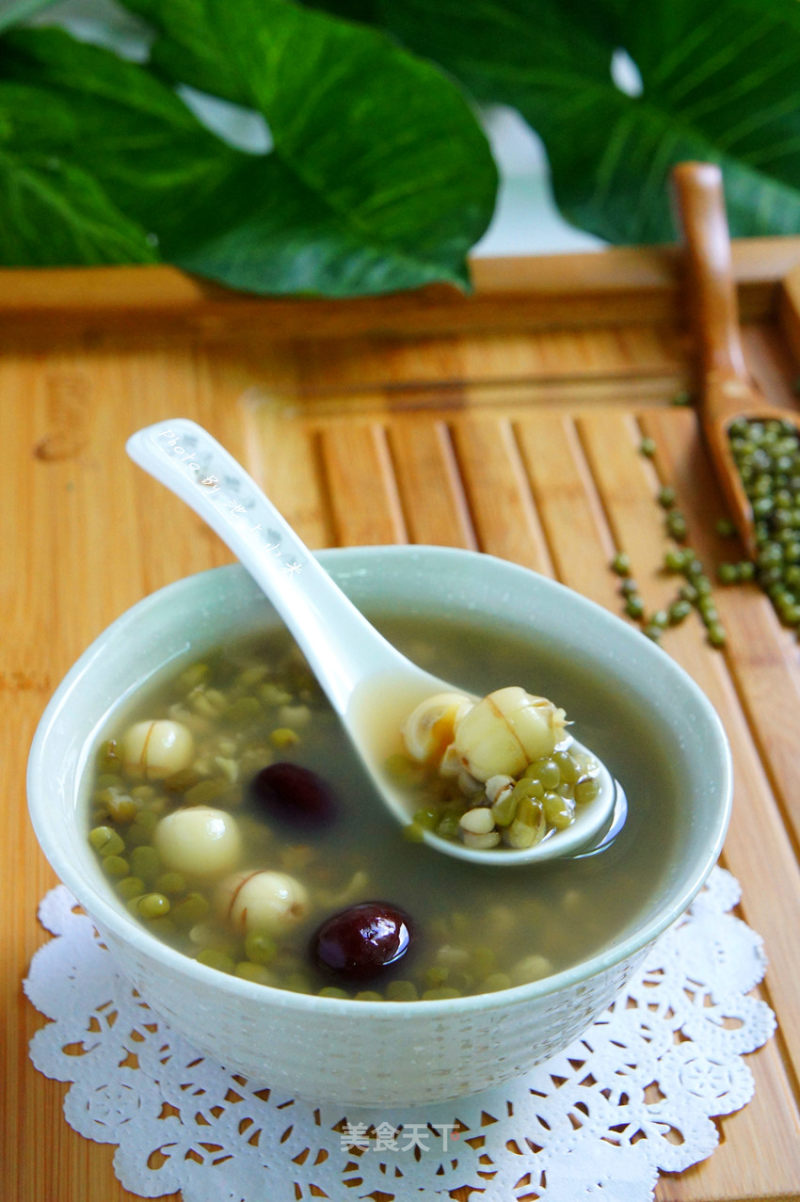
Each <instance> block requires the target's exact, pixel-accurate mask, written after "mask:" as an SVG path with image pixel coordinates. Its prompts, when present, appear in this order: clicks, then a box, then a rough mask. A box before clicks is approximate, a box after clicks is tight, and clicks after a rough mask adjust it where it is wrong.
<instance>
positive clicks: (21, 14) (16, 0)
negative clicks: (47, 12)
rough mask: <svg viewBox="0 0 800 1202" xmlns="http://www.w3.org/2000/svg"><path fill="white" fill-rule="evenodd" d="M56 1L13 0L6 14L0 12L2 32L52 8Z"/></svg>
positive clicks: (0, 28) (0, 29)
mask: <svg viewBox="0 0 800 1202" xmlns="http://www.w3.org/2000/svg"><path fill="white" fill-rule="evenodd" d="M55 3H56V0H11V4H10V5H8V6H7V7H6V9H5V11H4V12H0V31H2V30H4V29H10V28H11V26H12V25H19V24H20V22H21V21H28V20H30V18H31V17H34V16H35V15H36V14H37V13H38V12H40V11H41V10H42V9H44V8H50V7H51V5H53V4H55Z"/></svg>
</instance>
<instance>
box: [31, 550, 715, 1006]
mask: <svg viewBox="0 0 800 1202" xmlns="http://www.w3.org/2000/svg"><path fill="white" fill-rule="evenodd" d="M313 554H314V555H315V556H316V557H318V558H319V559H320V561H321V562H322V563H323V565H324V566H328V565H330V567H331V569H333V570H334V571H335V569H336V568H337V567H338V568H339V569H340V570H339V571H338V573H336V574H337V576H338V578H339V580H340V582H341V581H345V582H346V580H347V577H348V572H349V574H351V575H352V574H353V573H355V574H356V575H363V572H364V570H365V569H364V566H363V564H362V563H361V562H360V561H361V560H362V559H363V558H364V557H366V558H367V559H368V560H376V561H377V560H379V559H381V558H382V559H385V560H389V561H392V560H408V559H409V558H412V559H413V560H416V561H419V562H423V561H428V562H429V563H432V561H433V560H437V561H439V562H440V563H441V562H442V561H448V560H449V561H450V566H451V568H452V567H455V565H456V562H460V563H461V564H462V565H464V566H466V565H467V564H468V563H469V562H470V561H472V562H473V564H474V566H476V567H477V566H478V563H480V564H481V565H482V566H483V567H484V568H485V566H486V565H487V564H488V565H489V566H490V568H491V570H492V571H495V572H500V573H504V574H505V575H506V576H507V578H508V580H509V583H512V582H513V578H514V577H516V578H518V579H520V580H521V579H522V578H525V579H526V580H527V581H528V582H529V583H530V578H531V577H533V578H535V579H536V580H537V582H538V585H537V587H541V588H542V589H544V590H545V591H548V590H553V591H554V592H555V593H556V594H558V593H563V594H565V595H566V594H568V595H569V598H570V601H569V603H570V605H572V606H573V607H574V608H576V609H577V610H583V611H584V612H586V613H587V614H591V617H592V620H593V621H595V622H597V623H599V624H600V627H601V629H602V628H603V627H605V628H606V629H607V630H608V632H609V633H612V632H614V633H616V634H618V635H619V634H621V632H622V631H624V632H625V633H624V636H623V637H625V638H630V639H633V638H638V639H641V644H638V643H637V644H635V646H636V649H637V653H638V654H640V655H642V656H643V657H644V658H645V660H646V661H649V662H650V663H651V664H652V665H653V667H654V668H657V670H658V671H659V672H660V673H666V676H667V677H668V678H670V677H671V678H672V679H673V680H674V682H675V683H676V684H679V686H680V687H681V688H683V689H684V690H686V691H687V692H688V693H689V694H690V695H691V696H692V698H693V701H694V704H695V705H696V706H697V707H698V708H699V710H700V712H701V713H702V714H703V716H704V718H705V720H706V722H707V723H708V726H709V730H710V731H711V732H712V733H713V736H714V751H715V752H716V756H717V760H718V764H717V767H718V770H719V779H720V786H719V796H720V804H719V806H718V809H717V812H716V826H715V830H714V838H713V840H712V841H711V842H710V843H709V844H708V846H707V848H706V850H705V854H704V855H703V856H702V857H700V858H698V862H697V864H696V866H695V868H694V870H693V872H692V873H691V875H690V876H689V877H687V879H686V881H685V882H684V884H683V886H682V888H680V889H679V891H678V893H677V894H676V896H675V899H674V900H673V902H672V904H671V905H669V906H661V905H659V903H658V901H656V902H655V903H654V907H653V912H652V913H651V914H650V917H649V918H648V920H647V921H646V922H645V923H643V924H642V925H637V926H635V927H634V928H633V929H632V930H631V931H630V932H629V933H628V934H627V935H626V936H625V937H624V938H623V939H622V940H621V941H619V942H617V943H614V944H613V945H612V946H610V947H605V948H602V949H601V950H600V951H598V952H596V953H595V954H594V955H593V956H591V957H589V958H588V959H586V960H581V961H579V962H578V963H577V964H574V965H571V966H570V967H568V968H565V969H562V970H561V971H559V972H556V973H553V974H552V975H551V976H548V977H544V978H542V979H540V980H537V981H530V982H527V983H526V984H523V985H515V986H510V987H508V988H506V989H502V990H498V991H496V992H494V993H477V994H471V995H468V996H465V997H459V998H441V999H427V1000H424V999H421V998H420V999H418V1000H416V1001H408V1002H392V1003H391V1005H387V1003H386V1002H385V1001H383V1000H382V1001H370V1000H363V1001H362V1000H356V999H355V998H330V997H320V996H319V995H318V994H303V993H295V992H292V991H290V990H285V989H281V988H279V987H276V986H270V985H262V984H260V983H257V982H253V981H248V980H246V979H245V978H243V977H236V976H234V975H232V974H231V975H229V974H223V973H220V972H219V971H218V970H216V969H213V968H209V967H208V966H207V965H204V964H201V963H199V962H198V961H196V960H192V959H191V957H189V956H186V955H185V954H184V953H182V952H179V951H177V950H176V949H174V948H172V947H170V946H169V944H167V943H164V942H162V941H161V940H159V939H157V938H155V937H154V936H153V935H151V934H149V933H148V932H147V930H146V929H145V928H144V927H143V926H141V925H140V924H139V923H137V922H136V920H135V918H133V916H129V915H127V914H126V913H124V912H123V911H122V909H120V908H117V907H116V906H115V905H113V904H112V903H111V902H110V901H108V900H106V898H105V897H104V896H103V893H102V892H101V890H100V889H98V888H95V886H94V885H93V884H92V882H91V881H88V880H87V879H86V878H85V876H84V875H83V874H82V873H81V871H80V870H79V868H78V867H77V866H76V865H75V864H74V863H73V861H72V860H71V859H70V857H69V856H68V855H67V854H66V853H65V850H64V848H63V847H62V845H61V844H60V843H59V842H58V840H57V839H56V838H55V837H54V835H53V833H52V831H51V829H50V827H49V824H48V822H47V820H46V813H47V810H48V808H49V807H50V806H51V805H52V801H51V800H50V799H51V798H52V797H55V796H56V795H57V793H58V791H57V790H55V789H52V788H48V787H47V781H46V774H45V766H46V763H47V752H48V743H49V741H50V739H51V737H52V732H53V727H54V725H55V724H56V722H57V720H58V718H59V716H60V715H61V714H62V713H63V711H64V709H65V707H66V706H67V705H68V703H69V698H70V695H71V694H72V691H73V689H74V688H75V686H76V685H77V684H78V682H79V681H80V680H81V679H82V678H83V677H84V676H85V675H86V674H87V673H88V672H90V671H91V669H92V667H93V665H94V663H95V661H96V659H97V657H98V656H99V655H101V654H102V652H103V649H104V647H105V645H106V643H107V642H109V641H110V640H111V639H116V638H118V637H119V636H120V635H124V633H125V631H126V629H127V628H128V626H130V625H131V624H133V623H135V622H138V621H140V620H141V619H142V618H143V617H146V615H147V613H148V612H149V611H150V610H157V609H158V608H159V607H160V606H161V605H163V604H164V602H165V600H167V599H168V598H169V599H172V598H174V597H175V596H176V594H179V593H180V592H181V591H182V590H184V589H186V590H190V589H193V588H199V587H200V586H201V584H202V581H203V579H208V578H209V577H212V576H214V577H217V578H219V577H220V576H221V575H223V574H226V575H230V576H231V577H233V576H234V575H236V574H240V575H241V576H242V577H243V578H244V579H246V580H247V581H248V582H250V583H251V584H252V583H253V582H252V580H251V577H250V576H249V574H248V573H247V572H246V570H245V569H244V568H243V567H242V565H241V564H238V563H232V564H225V565H222V566H220V567H214V568H208V569H205V570H202V571H200V572H195V573H191V574H190V575H188V576H183V577H180V578H179V579H177V580H175V581H172V582H171V583H169V584H167V585H164V586H162V587H161V588H159V589H157V590H156V591H154V592H152V593H149V594H147V595H146V596H144V597H142V598H141V599H140V600H139V601H137V602H135V603H134V604H133V605H131V606H130V607H128V608H127V609H126V610H124V611H123V612H122V613H121V614H120V615H119V616H118V617H117V618H115V619H114V620H113V621H112V622H111V623H110V624H109V625H108V626H106V627H105V628H104V629H103V630H102V631H101V633H100V634H99V635H97V637H96V638H95V639H94V640H93V641H92V642H91V643H90V644H89V646H88V647H87V648H86V649H85V650H84V651H83V653H82V654H81V655H80V656H79V658H78V659H77V660H76V661H75V662H74V663H73V665H72V667H71V668H70V669H69V670H68V671H67V672H66V674H65V675H64V677H63V678H62V680H61V681H60V683H59V684H58V685H57V686H56V688H55V690H54V692H53V694H52V696H51V697H50V700H49V701H48V703H47V705H46V707H45V709H44V711H43V713H42V715H41V718H40V720H39V723H38V725H37V728H36V731H35V734H34V737H33V740H32V743H31V747H30V752H29V756H28V767H27V796H28V811H29V815H30V819H31V823H32V825H33V828H34V832H35V834H36V837H37V840H38V842H39V845H40V847H41V849H42V851H43V852H44V855H45V856H46V858H47V860H48V861H49V863H50V865H51V867H52V868H53V869H54V871H55V872H56V874H57V876H58V877H59V880H60V881H61V882H63V884H64V885H66V887H67V888H68V889H69V891H70V892H71V893H72V895H73V896H74V897H75V899H76V901H77V902H78V903H79V904H80V905H82V906H83V907H84V908H85V909H86V911H87V913H88V914H89V916H90V918H91V919H92V920H96V921H97V923H98V924H99V925H101V926H102V927H103V928H104V930H107V931H109V932H112V933H113V934H114V935H116V936H117V937H118V938H119V939H121V940H123V941H125V942H127V943H129V944H131V945H132V946H133V948H134V949H135V950H136V951H137V952H139V953H140V954H141V955H143V956H144V957H145V958H148V959H150V960H156V961H161V962H163V963H164V966H165V967H166V968H167V969H172V970H174V971H176V972H177V973H178V974H179V975H182V976H184V977H186V978H188V979H193V980H197V981H198V982H201V983H203V984H204V985H213V986H215V987H216V988H217V989H220V990H221V991H222V992H223V993H227V994H231V995H233V996H234V997H238V998H241V999H242V1000H248V1001H249V1000H255V1001H259V1000H260V1001H261V1002H262V1003H264V1002H265V1001H266V1000H267V997H269V1001H270V1004H272V1005H275V1006H276V1007H277V1008H282V1009H291V1010H293V1011H296V1010H300V1011H314V1012H320V1013H323V1014H324V1013H329V1014H331V1015H345V1014H347V1013H357V1014H359V1015H360V1016H362V1017H363V1018H366V1017H367V1016H369V1017H370V1018H372V1017H379V1018H382V1019H388V1018H389V1016H392V1017H393V1018H394V1017H397V1018H398V1019H400V1020H404V1019H408V1018H410V1017H412V1016H413V1015H415V1014H417V1015H419V1014H420V1013H422V1011H421V1010H420V1007H423V1008H424V1013H425V1014H428V1015H430V1016H431V1017H436V1016H438V1015H441V1014H444V1013H447V1014H451V1013H453V1014H458V1013H464V1014H466V1013H469V1012H470V1011H475V1010H481V1009H490V1008H497V1007H498V1006H501V1007H502V1006H505V1005H508V1006H513V1005H514V1004H516V1003H522V1002H528V1001H533V1000H534V999H538V998H545V997H547V996H548V995H550V994H554V993H558V992H560V991H561V990H563V989H566V988H568V987H571V986H573V985H577V984H579V983H580V982H581V981H582V980H588V979H590V978H592V977H595V976H597V975H600V974H602V973H604V972H608V971H610V970H612V969H613V968H614V967H615V966H616V965H620V964H623V963H626V962H628V961H630V960H631V959H633V958H635V957H636V956H637V954H638V953H643V952H644V951H645V950H646V949H647V947H648V946H649V945H650V944H651V943H652V942H653V941H654V940H655V939H657V938H658V936H659V935H661V934H662V933H663V932H664V931H665V930H666V929H667V928H668V927H669V926H670V925H671V924H672V923H673V922H675V921H676V920H677V919H678V918H679V917H680V916H681V914H683V913H684V912H685V910H686V909H687V907H688V906H689V905H690V904H691V902H692V900H693V899H694V897H695V896H696V895H697V893H698V892H699V891H700V889H701V888H702V886H703V884H704V883H705V881H706V879H707V877H708V875H709V873H710V872H711V870H712V868H713V867H714V865H715V864H716V862H717V860H718V858H719V855H720V852H721V850H722V846H723V843H724V840H725V836H726V834H727V830H728V825H729V821H730V814H731V809H732V801H733V770H732V758H731V751H730V745H729V742H728V739H727V736H726V733H725V730H724V727H723V725H722V722H721V719H720V717H719V715H718V714H717V712H716V710H715V709H714V707H713V706H712V704H711V702H710V701H709V699H708V698H707V697H706V695H705V693H704V692H703V691H702V689H701V688H700V687H699V686H698V685H697V684H696V683H695V681H694V680H693V679H692V677H691V676H690V675H689V674H688V673H687V672H686V671H685V670H684V669H683V668H682V667H681V666H680V665H679V664H678V663H677V662H676V661H675V660H673V659H672V658H671V657H670V656H669V655H667V654H666V653H665V652H664V651H663V650H662V649H661V648H659V647H657V646H656V645H655V644H653V643H652V642H651V641H650V640H648V639H646V638H645V636H643V635H642V634H641V633H640V632H639V631H637V630H636V629H635V628H633V627H631V626H630V625H629V624H628V623H627V622H625V621H623V619H622V618H620V617H618V616H617V615H615V614H613V613H612V612H611V611H609V610H606V609H605V608H603V606H601V605H599V604H597V603H596V602H594V601H591V600H590V599H589V598H587V597H585V596H583V595H582V594H581V593H578V592H576V591H575V590H574V589H571V588H569V587H568V586H566V585H564V584H562V583H561V582H559V581H557V580H554V579H552V578H551V577H549V576H545V575H543V574H542V573H539V572H537V571H535V570H534V569H532V568H527V567H523V566H522V565H520V564H516V563H514V562H512V561H511V560H506V559H502V558H500V557H497V556H493V555H489V554H487V553H486V552H481V551H472V550H468V549H462V548H459V547H439V546H431V545H427V544H390V545H380V544H378V545H359V546H353V547H333V548H325V549H323V550H319V551H314V552H313ZM348 564H349V565H350V567H349V569H348ZM345 590H346V584H345ZM631 645H632V646H633V645H634V644H631ZM709 750H710V749H709ZM517 871H519V869H517ZM87 899H88V900H87Z"/></svg>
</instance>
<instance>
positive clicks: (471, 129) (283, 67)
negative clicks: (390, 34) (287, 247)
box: [128, 0, 497, 295]
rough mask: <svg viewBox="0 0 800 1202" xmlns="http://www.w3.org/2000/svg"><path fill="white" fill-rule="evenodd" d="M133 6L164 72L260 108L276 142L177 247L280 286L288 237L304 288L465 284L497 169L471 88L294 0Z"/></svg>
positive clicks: (237, 279) (210, 268) (230, 275)
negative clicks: (277, 263) (297, 250)
mask: <svg viewBox="0 0 800 1202" xmlns="http://www.w3.org/2000/svg"><path fill="white" fill-rule="evenodd" d="M128 6H129V7H131V8H132V9H134V10H135V11H136V12H138V13H139V14H140V15H143V16H145V17H146V18H147V19H149V20H150V21H152V22H153V23H154V24H156V26H157V28H158V29H159V30H160V31H161V37H160V38H159V39H158V40H157V41H156V44H155V46H154V48H153V61H154V63H155V64H156V66H157V67H158V69H159V70H160V71H161V72H162V73H164V74H166V75H168V76H169V77H170V78H173V79H175V80H179V81H181V82H183V83H187V84H190V85H192V86H194V87H197V88H200V89H202V90H204V91H209V92H211V93H213V94H214V95H217V96H223V97H225V98H226V99H229V100H233V101H235V102H236V103H239V104H247V105H249V106H251V107H253V108H255V109H257V110H258V111H259V112H260V113H262V114H263V116H264V117H265V119H266V121H267V123H268V125H269V129H270V132H271V135H272V138H273V141H274V150H273V156H274V159H275V160H276V161H275V162H274V163H272V162H270V163H267V162H266V161H263V162H262V166H263V168H264V170H263V177H262V178H261V179H260V180H259V176H258V172H257V171H256V170H255V169H254V167H253V166H252V164H251V165H249V166H247V167H246V168H245V167H244V166H242V170H243V171H244V172H245V173H246V175H247V178H248V180H249V181H250V183H251V186H252V187H254V188H255V192H254V194H252V195H251V196H250V197H249V198H248V197H242V195H241V193H240V190H239V191H237V192H236V194H235V195H234V194H232V193H231V188H220V190H219V193H218V195H217V197H216V201H215V203H216V205H217V207H218V211H219V212H220V213H224V214H226V215H227V217H226V218H224V219H223V220H222V222H221V226H222V228H219V229H217V230H216V231H211V230H208V229H206V230H205V231H204V232H205V234H206V235H207V236H206V238H205V239H201V238H200V237H199V236H198V237H195V238H194V246H195V251H194V253H193V254H190V252H189V251H188V250H187V251H186V252H183V253H181V256H180V260H179V261H180V262H182V263H184V264H187V265H188V264H189V263H191V265H192V268H193V269H194V270H197V271H201V272H208V274H211V275H213V276H214V278H222V279H224V280H225V281H226V282H228V283H232V284H234V286H236V287H249V288H251V287H254V286H257V285H256V281H257V279H258V275H259V271H262V272H263V273H264V279H265V280H266V279H269V281H270V283H269V285H268V290H270V291H273V290H275V289H276V287H279V280H277V279H276V274H275V272H274V269H273V259H274V256H275V255H276V254H280V255H281V257H282V259H284V260H285V258H286V255H285V253H284V252H283V251H282V243H281V238H282V237H284V238H285V239H286V241H287V243H291V244H292V245H293V246H300V245H302V246H303V252H304V253H303V255H302V256H301V261H300V263H299V264H297V265H295V267H294V268H293V270H292V278H293V280H294V281H295V283H293V284H292V289H294V288H295V287H297V286H298V285H299V284H300V280H299V279H298V275H300V276H301V277H302V279H303V280H304V284H303V287H302V290H303V291H324V292H325V293H327V294H334V295H341V294H343V293H345V292H354V291H359V292H360V291H366V292H374V291H387V290H391V289H393V288H397V287H399V288H406V287H412V286H414V285H415V284H423V283H427V282H429V281H430V280H434V279H439V280H448V281H450V282H453V283H456V284H460V285H464V284H466V282H467V269H466V255H467V253H468V251H469V250H470V248H471V247H472V246H473V245H474V243H475V242H476V241H477V240H478V238H479V237H480V236H481V234H482V233H483V231H484V230H485V228H486V226H487V224H488V222H489V219H490V217H491V215H492V211H493V207H494V200H495V193H496V185H497V175H496V168H495V165H494V162H493V159H492V157H491V153H490V150H489V147H488V143H487V142H486V138H485V136H484V134H483V132H482V131H481V129H480V126H479V124H478V122H477V120H476V119H475V116H474V114H473V112H472V110H471V108H470V106H469V104H468V102H467V100H466V99H465V97H464V95H463V93H462V91H461V90H460V89H459V88H458V87H457V86H456V85H455V84H454V83H453V82H451V81H450V80H449V79H447V78H445V77H444V76H443V75H442V73H441V72H440V71H438V70H437V69H434V68H433V67H431V66H430V65H429V64H427V63H424V62H421V61H420V60H418V59H416V58H415V57H413V56H411V55H409V54H408V53H406V52H404V51H401V50H399V49H398V48H397V47H396V46H395V45H394V44H393V43H392V42H391V41H390V40H389V39H388V38H386V37H385V36H383V35H381V34H378V33H375V32H374V31H372V30H368V29H366V28H362V27H360V26H358V25H355V24H352V23H350V22H346V21H340V20H335V19H332V18H330V17H328V16H325V15H323V14H320V13H317V12H313V11H310V10H307V9H304V8H302V7H299V6H298V5H295V4H292V3H290V2H289V0H237V4H236V5H234V6H231V5H229V4H226V3H225V2H224V0H166V2H164V3H161V2H159V3H156V2H155V0H129V5H128ZM238 178H239V174H238V171H237V173H236V179H237V181H238ZM259 183H260V187H259ZM238 188H239V185H238V183H237V189H238ZM243 209H247V210H248V215H249V217H248V219H247V220H243V214H242V210H243ZM282 223H283V233H282ZM304 223H305V225H306V227H307V228H306V234H307V237H308V242H307V244H305V245H303V225H304ZM198 224H200V223H198ZM212 232H213V233H214V234H215V235H216V236H215V237H213V238H209V237H208V235H210V234H211V233H212ZM196 233H197V234H198V235H199V233H200V231H199V230H197V231H196ZM212 246H213V247H214V248H215V253H214V254H213V255H212V254H210V248H211V247H212ZM223 248H224V251H223ZM254 256H255V257H254ZM223 264H224V269H223V268H222V266H221V265H223ZM302 264H304V265H305V266H304V269H303V270H302V271H301V270H300V267H301V265H302ZM221 271H223V274H220V272H221ZM316 275H319V278H318V279H317V278H315V276H316ZM280 290H284V289H280ZM287 290H288V289H287Z"/></svg>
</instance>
